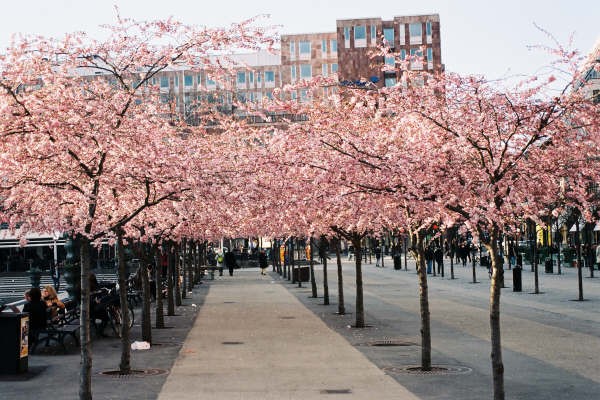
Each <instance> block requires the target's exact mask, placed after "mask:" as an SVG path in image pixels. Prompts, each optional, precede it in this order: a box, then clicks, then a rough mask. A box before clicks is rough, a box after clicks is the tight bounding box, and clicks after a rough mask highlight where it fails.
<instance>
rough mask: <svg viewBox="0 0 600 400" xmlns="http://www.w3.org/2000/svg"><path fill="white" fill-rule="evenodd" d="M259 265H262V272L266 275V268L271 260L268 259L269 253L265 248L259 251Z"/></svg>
mask: <svg viewBox="0 0 600 400" xmlns="http://www.w3.org/2000/svg"><path fill="white" fill-rule="evenodd" d="M258 266H259V267H260V274H261V275H266V274H267V272H266V269H267V267H268V266H269V260H268V259H267V253H265V251H264V250H261V251H260V252H259V253H258Z"/></svg>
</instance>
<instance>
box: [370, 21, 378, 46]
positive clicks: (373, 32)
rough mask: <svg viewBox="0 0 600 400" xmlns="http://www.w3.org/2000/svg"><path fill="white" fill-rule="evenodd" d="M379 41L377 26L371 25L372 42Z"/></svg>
mask: <svg viewBox="0 0 600 400" xmlns="http://www.w3.org/2000/svg"><path fill="white" fill-rule="evenodd" d="M376 41H377V26H375V25H371V43H373V44H374V43H375V42H376Z"/></svg>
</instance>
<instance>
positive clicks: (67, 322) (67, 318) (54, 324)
mask: <svg viewBox="0 0 600 400" xmlns="http://www.w3.org/2000/svg"><path fill="white" fill-rule="evenodd" d="M64 304H65V309H64V311H63V312H59V314H58V316H57V317H56V318H54V319H50V320H49V321H48V323H47V325H46V327H45V328H44V329H41V330H39V331H38V332H36V333H35V335H34V340H33V343H32V346H31V353H32V354H33V352H34V351H35V349H36V347H37V346H38V344H40V342H45V343H46V347H47V346H49V345H50V341H53V342H56V343H58V344H59V345H61V347H62V348H63V351H64V352H65V353H66V352H67V347H66V346H65V339H66V338H67V337H68V336H70V337H72V338H73V341H74V342H75V344H76V345H77V346H79V338H78V336H79V328H80V325H79V310H78V308H77V303H76V302H75V301H73V300H66V301H65V303H64Z"/></svg>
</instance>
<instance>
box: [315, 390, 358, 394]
mask: <svg viewBox="0 0 600 400" xmlns="http://www.w3.org/2000/svg"><path fill="white" fill-rule="evenodd" d="M350 393H352V390H350V389H323V390H321V394H350Z"/></svg>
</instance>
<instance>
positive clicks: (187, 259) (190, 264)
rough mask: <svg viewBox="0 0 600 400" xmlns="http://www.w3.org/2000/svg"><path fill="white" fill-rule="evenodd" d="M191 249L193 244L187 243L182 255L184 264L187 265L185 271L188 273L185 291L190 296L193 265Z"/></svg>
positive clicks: (192, 281) (192, 288) (192, 287)
mask: <svg viewBox="0 0 600 400" xmlns="http://www.w3.org/2000/svg"><path fill="white" fill-rule="evenodd" d="M192 247H193V242H192V243H188V244H187V246H186V247H185V253H184V257H183V259H184V262H186V263H187V264H188V266H187V268H188V269H187V271H188V278H187V289H186V291H187V292H188V293H189V294H190V296H191V294H192V290H194V264H193V262H192V261H193V260H192Z"/></svg>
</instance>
